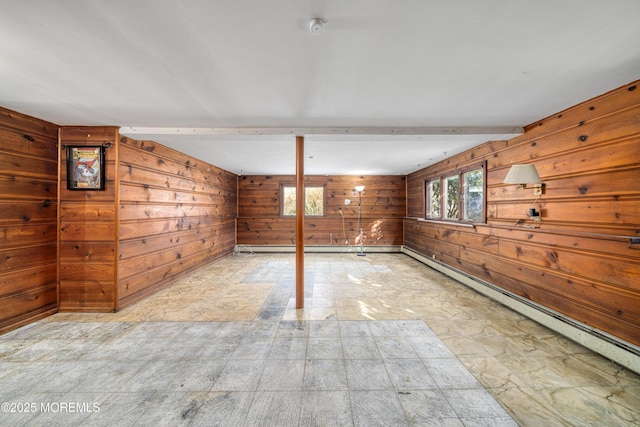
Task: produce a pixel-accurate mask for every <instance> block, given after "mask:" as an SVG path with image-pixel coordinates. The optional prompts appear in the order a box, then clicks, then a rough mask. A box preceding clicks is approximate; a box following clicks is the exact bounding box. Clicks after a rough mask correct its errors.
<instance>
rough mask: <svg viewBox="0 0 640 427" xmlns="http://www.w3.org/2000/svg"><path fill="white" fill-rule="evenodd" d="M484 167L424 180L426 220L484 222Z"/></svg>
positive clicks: (479, 166) (452, 172) (480, 166)
mask: <svg viewBox="0 0 640 427" xmlns="http://www.w3.org/2000/svg"><path fill="white" fill-rule="evenodd" d="M484 171H485V167H484V164H482V165H475V166H473V167H471V168H465V169H461V170H457V171H451V172H450V173H445V174H444V176H441V177H434V178H432V179H429V180H427V181H425V186H424V188H425V202H426V203H425V217H426V218H429V219H445V220H453V221H469V222H483V221H484V220H485V213H484V211H485V209H484V188H485V185H484V184H485V179H484Z"/></svg>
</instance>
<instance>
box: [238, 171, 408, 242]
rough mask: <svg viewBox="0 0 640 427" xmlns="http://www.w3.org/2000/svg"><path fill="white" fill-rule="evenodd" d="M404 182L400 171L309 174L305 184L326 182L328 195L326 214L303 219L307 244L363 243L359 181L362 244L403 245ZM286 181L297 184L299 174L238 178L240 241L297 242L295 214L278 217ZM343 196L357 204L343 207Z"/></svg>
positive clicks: (287, 184) (314, 184) (319, 184)
mask: <svg viewBox="0 0 640 427" xmlns="http://www.w3.org/2000/svg"><path fill="white" fill-rule="evenodd" d="M405 184H406V181H405V178H404V177H403V176H396V175H389V176H387V175H385V176H307V177H305V186H313V187H319V186H325V196H326V207H325V215H324V216H323V217H306V218H305V221H304V226H305V238H304V242H305V245H338V246H346V244H345V243H346V242H348V245H358V244H359V238H358V236H359V234H360V230H359V225H358V193H357V192H356V191H355V190H354V186H356V185H364V186H365V189H364V191H363V193H362V224H363V234H364V235H365V238H364V244H365V245H378V246H384V245H401V244H402V220H403V218H404V216H405V215H406V185H405ZM283 185H286V186H295V176H289V175H287V176H278V175H274V176H258V175H252V176H241V177H240V179H239V184H238V194H239V198H238V244H245V245H294V244H295V218H294V217H282V216H281V215H280V204H281V200H280V197H281V190H280V188H281V186H283ZM345 199H351V200H353V203H352V204H351V205H350V206H345V205H344V200H345ZM340 212H342V215H341V214H340ZM343 219H344V231H343Z"/></svg>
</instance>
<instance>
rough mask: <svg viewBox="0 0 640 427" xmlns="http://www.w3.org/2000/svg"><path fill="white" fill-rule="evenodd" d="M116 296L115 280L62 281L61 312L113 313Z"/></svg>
mask: <svg viewBox="0 0 640 427" xmlns="http://www.w3.org/2000/svg"><path fill="white" fill-rule="evenodd" d="M114 302H115V294H114V286H113V280H105V281H102V280H100V279H83V280H80V281H75V280H66V279H60V302H59V304H60V310H61V311H89V312H112V311H114V310H115V308H114Z"/></svg>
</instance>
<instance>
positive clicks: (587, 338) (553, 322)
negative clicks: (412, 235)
mask: <svg viewBox="0 0 640 427" xmlns="http://www.w3.org/2000/svg"><path fill="white" fill-rule="evenodd" d="M402 253H404V254H406V255H408V256H410V257H412V258H414V259H416V260H418V261H420V262H422V263H423V264H426V265H428V266H429V267H432V268H433V269H434V270H437V271H439V272H441V273H443V274H446V275H447V276H449V277H451V278H452V279H455V280H457V281H458V282H460V283H463V284H464V285H467V286H469V287H470V288H472V289H474V290H476V291H478V292H480V293H481V294H483V295H485V296H487V297H489V298H491V299H493V300H496V301H498V302H500V303H501V304H503V305H505V306H507V307H509V308H511V309H512V310H514V311H517V312H518V313H520V314H522V315H524V316H526V317H528V318H530V319H531V320H534V321H536V322H538V323H540V324H542V325H544V326H546V327H548V328H549V329H552V330H554V331H556V332H558V333H559V334H561V335H563V336H565V337H567V338H569V339H570V340H572V341H575V342H577V343H578V344H580V345H582V346H584V347H586V348H588V349H590V350H592V351H594V352H596V353H598V354H601V355H602V356H604V357H606V358H608V359H610V360H612V361H614V362H616V363H618V364H620V365H622V366H624V367H626V368H628V369H630V370H631V371H634V372H636V373H638V374H640V347H638V346H635V345H633V344H631V343H628V342H626V341H623V340H621V339H619V338H617V337H614V336H613V335H610V334H608V333H606V332H604V331H601V330H598V329H595V328H593V327H591V326H589V325H586V324H584V323H582V322H579V321H577V320H575V319H572V318H570V317H567V316H565V315H563V314H562V313H558V312H556V311H554V310H551V309H549V308H547V307H544V306H542V305H540V304H537V303H535V302H533V301H530V300H528V299H526V298H523V297H521V296H519V295H516V294H514V293H511V292H509V291H506V290H504V289H501V288H500V287H498V286H496V285H493V284H492V283H489V282H487V281H485V280H482V279H479V278H477V277H475V276H472V275H470V274H468V273H465V272H464V271H461V270H458V269H456V268H454V267H451V266H449V265H448V264H444V263H442V262H439V261H438V260H434V259H430V258H428V257H427V256H425V255H423V254H421V253H419V252H416V251H415V250H413V249H410V248H407V247H405V246H403V247H402Z"/></svg>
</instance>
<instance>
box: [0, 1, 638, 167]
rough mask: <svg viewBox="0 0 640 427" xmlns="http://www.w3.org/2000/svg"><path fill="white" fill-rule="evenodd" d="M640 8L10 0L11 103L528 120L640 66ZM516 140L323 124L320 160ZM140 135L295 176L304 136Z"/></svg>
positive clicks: (381, 123)
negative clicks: (335, 130) (358, 131)
mask: <svg viewBox="0 0 640 427" xmlns="http://www.w3.org/2000/svg"><path fill="white" fill-rule="evenodd" d="M638 16H640V1H638V0H607V1H602V0H536V1H525V0H483V1H477V0H458V1H447V0H413V1H409V0H395V1H389V0H324V1H322V0H315V1H314V0H269V1H265V0H182V1H180V0H102V1H98V0H65V1H51V0H22V1H14V0H0V106H3V107H6V108H9V109H12V110H16V111H19V112H22V113H26V114H30V115H33V116H35V117H39V118H42V119H45V120H49V121H52V122H54V123H57V124H62V125H115V126H125V127H166V128H211V127H214V128H215V127H227V128H228V127H231V128H253V127H260V128H266V127H281V128H287V127H296V128H301V127H302V128H304V127H318V128H323V127H360V128H363V127H364V128H378V127H396V128H403V127H406V128H410V127H439V126H440V127H457V126H475V127H487V128H489V127H496V126H520V127H521V126H524V125H527V124H529V123H531V122H534V121H536V120H539V119H541V118H543V117H546V116H548V115H551V114H554V113H556V112H558V111H560V110H562V109H565V108H567V107H570V106H572V105H575V104H576V103H579V102H582V101H584V100H587V99H589V98H591V97H594V96H597V95H599V94H601V93H603V92H606V91H608V90H611V89H614V88H616V87H618V86H621V85H623V84H626V83H628V82H630V81H633V80H636V79H638V78H640V25H639V24H638ZM314 17H320V18H323V19H325V20H326V21H327V22H328V24H327V27H326V31H325V32H324V34H321V35H319V36H315V35H312V34H311V33H310V32H309V29H308V24H309V21H310V19H311V18H314ZM509 136H512V135H505V134H488V135H487V134H478V135H439V136H438V135H414V136H384V135H351V136H349V137H345V136H336V135H332V136H327V135H309V136H308V137H306V149H305V155H306V157H307V159H306V161H305V171H306V173H308V174H385V173H388V174H405V173H408V172H410V171H413V170H416V169H418V168H421V167H424V166H426V165H428V164H430V163H434V162H435V161H438V160H441V159H443V158H444V157H447V156H449V155H452V154H455V153H457V152H460V151H463V150H465V149H467V148H470V147H472V146H475V145H478V144H480V143H483V142H485V141H487V140H490V139H499V138H504V137H509ZM132 137H134V138H136V139H153V140H156V141H158V142H160V143H163V144H165V145H168V146H171V147H174V148H176V149H178V150H180V151H183V152H185V153H188V154H191V155H193V156H195V157H198V158H200V159H202V160H205V161H208V162H210V163H212V164H214V165H217V166H220V167H222V168H224V169H227V170H230V171H232V172H235V173H239V174H240V173H243V174H253V173H256V174H278V173H294V172H295V143H294V139H293V137H292V136H283V135H269V136H233V137H230V136H220V135H209V136H207V135H202V134H198V135H189V136H188V135H184V134H178V135H142V134H134V135H132ZM444 153H446V154H444ZM310 157H313V158H310Z"/></svg>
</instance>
